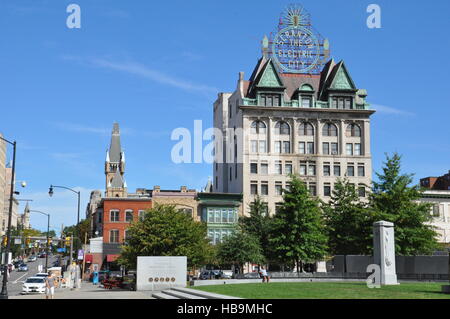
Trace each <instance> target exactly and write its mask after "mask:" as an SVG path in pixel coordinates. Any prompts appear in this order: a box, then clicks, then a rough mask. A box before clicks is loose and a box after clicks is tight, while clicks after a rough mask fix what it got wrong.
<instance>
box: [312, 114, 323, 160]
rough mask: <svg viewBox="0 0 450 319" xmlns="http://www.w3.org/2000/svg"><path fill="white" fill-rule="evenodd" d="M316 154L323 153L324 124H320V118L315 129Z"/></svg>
mask: <svg viewBox="0 0 450 319" xmlns="http://www.w3.org/2000/svg"><path fill="white" fill-rule="evenodd" d="M314 135H315V142H316V143H315V144H317V145H316V154H317V155H322V126H321V125H320V120H319V119H317V122H316V127H315V129H314Z"/></svg>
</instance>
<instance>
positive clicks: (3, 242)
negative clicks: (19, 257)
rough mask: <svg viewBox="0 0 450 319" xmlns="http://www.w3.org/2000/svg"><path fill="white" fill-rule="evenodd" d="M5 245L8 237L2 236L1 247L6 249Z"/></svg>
mask: <svg viewBox="0 0 450 319" xmlns="http://www.w3.org/2000/svg"><path fill="white" fill-rule="evenodd" d="M7 244H8V237H7V236H3V238H2V245H3V247H6V245H7Z"/></svg>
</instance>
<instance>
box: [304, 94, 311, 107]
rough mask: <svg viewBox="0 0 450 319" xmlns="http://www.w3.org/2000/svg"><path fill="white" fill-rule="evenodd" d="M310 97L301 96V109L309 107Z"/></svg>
mask: <svg viewBox="0 0 450 319" xmlns="http://www.w3.org/2000/svg"><path fill="white" fill-rule="evenodd" d="M311 104H312V97H311V96H302V107H311Z"/></svg>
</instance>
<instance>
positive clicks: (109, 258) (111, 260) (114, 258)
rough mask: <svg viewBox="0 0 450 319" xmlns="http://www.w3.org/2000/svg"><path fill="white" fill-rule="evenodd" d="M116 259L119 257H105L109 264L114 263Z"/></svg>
mask: <svg viewBox="0 0 450 319" xmlns="http://www.w3.org/2000/svg"><path fill="white" fill-rule="evenodd" d="M118 257H119V255H106V261H107V262H109V263H110V262H113V261H115V260H116V259H117V258H118Z"/></svg>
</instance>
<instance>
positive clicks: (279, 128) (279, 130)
mask: <svg viewBox="0 0 450 319" xmlns="http://www.w3.org/2000/svg"><path fill="white" fill-rule="evenodd" d="M290 132H291V129H290V127H289V124H287V123H286V122H278V123H277V124H276V125H275V134H278V135H289V134H290Z"/></svg>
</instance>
